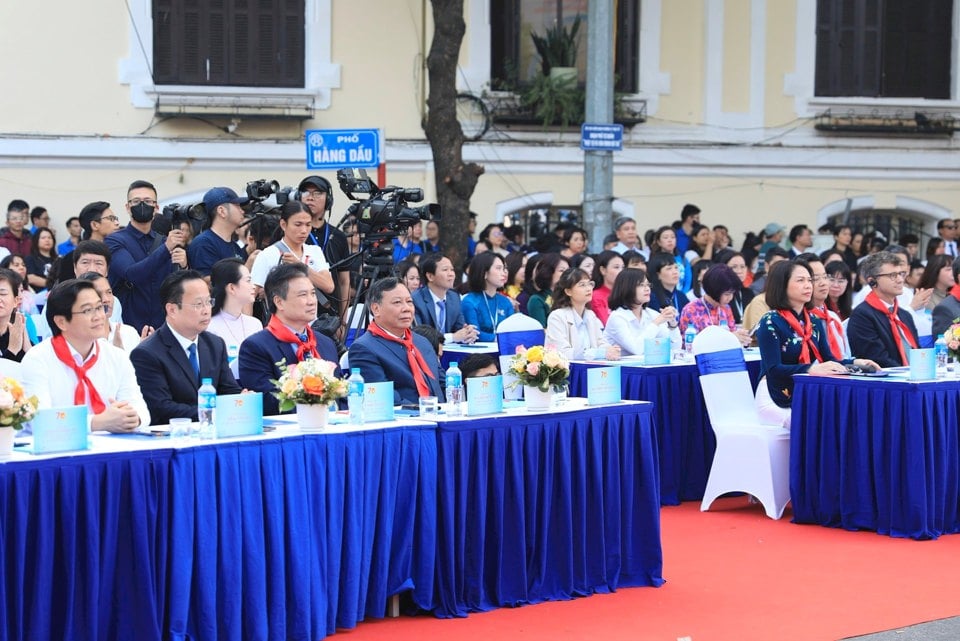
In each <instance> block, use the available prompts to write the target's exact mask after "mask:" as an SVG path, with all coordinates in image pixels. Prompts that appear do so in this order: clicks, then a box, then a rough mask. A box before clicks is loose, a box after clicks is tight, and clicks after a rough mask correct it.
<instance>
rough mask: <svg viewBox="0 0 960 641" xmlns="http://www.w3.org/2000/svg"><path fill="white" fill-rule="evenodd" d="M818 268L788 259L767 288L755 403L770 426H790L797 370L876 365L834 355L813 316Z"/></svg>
mask: <svg viewBox="0 0 960 641" xmlns="http://www.w3.org/2000/svg"><path fill="white" fill-rule="evenodd" d="M813 287H814V285H813V271H812V270H811V269H810V267H809V265H806V264H803V263H799V262H795V261H789V260H784V261H780V262H779V263H777V264H775V265H774V266H773V267H771V268H770V272H769V274H768V276H767V287H766V291H765V292H764V296H765V297H766V301H767V305H769V307H770V311H769V312H767V313H766V314H764V315H763V318H761V319H760V327H759V329H758V330H757V342H758V344H759V345H760V357H761V363H760V383H759V385H758V386H757V396H756V405H757V412H758V413H759V415H760V418H761V420H762V421H763V422H764V423H766V424H768V425H780V426H783V427H790V403H791V402H792V401H793V375H794V374H814V375H831V374H845V373H846V371H847V370H846V367H845V365H848V364H853V365H857V366H859V367H874V368H876V367H877V364H876V363H874V362H873V361H871V360H869V359H855V360H851V359H846V360H843V361H838V360H836V359H834V358H833V354H831V351H830V344H829V341H828V338H827V331H826V328H825V327H824V325H823V321H821V320H820V319H818V318H814V317H812V316H811V315H810V312H809V311H808V309H807V305H808V304H809V303H810V300H811V298H812V297H813Z"/></svg>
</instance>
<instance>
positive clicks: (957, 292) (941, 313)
mask: <svg viewBox="0 0 960 641" xmlns="http://www.w3.org/2000/svg"><path fill="white" fill-rule="evenodd" d="M953 282H954V283H955V285H954V286H953V287H951V288H950V294H949V295H948V296H947V297H946V298H944V299H943V301H941V302H940V304H939V305H937V306H936V307H934V308H933V338H934V339H936V338H937V336H939V335H940V334H945V333H946V331H947V330H948V329H950V326H951V325H953V321H955V320H956V319H958V318H960V258H957V259H956V260H954V261H953Z"/></svg>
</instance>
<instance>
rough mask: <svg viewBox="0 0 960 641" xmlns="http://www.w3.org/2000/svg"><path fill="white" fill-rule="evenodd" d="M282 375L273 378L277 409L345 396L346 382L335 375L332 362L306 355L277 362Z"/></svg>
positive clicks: (329, 400)
mask: <svg viewBox="0 0 960 641" xmlns="http://www.w3.org/2000/svg"><path fill="white" fill-rule="evenodd" d="M277 366H278V367H280V370H281V371H282V372H283V374H282V375H281V376H280V380H276V381H273V384H274V385H275V386H276V388H277V391H276V392H274V394H273V395H274V396H276V397H277V400H278V401H280V411H282V412H286V411H289V410H292V409H293V408H294V407H296V406H297V405H329V404H330V403H332V402H333V401H335V400H337V399H338V398H343V397H344V396H346V395H347V382H346V381H344V380H341V379H339V378H337V377H336V376H335V375H334V372H335V371H336V369H337V365H336V364H335V363H331V362H330V361H325V360H322V359H319V358H308V359H307V360H305V361H302V362H300V363H294V364H293V365H287V363H286V360H283V361H280V362H279V363H277Z"/></svg>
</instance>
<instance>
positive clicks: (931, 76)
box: [883, 0, 953, 98]
mask: <svg viewBox="0 0 960 641" xmlns="http://www.w3.org/2000/svg"><path fill="white" fill-rule="evenodd" d="M952 5H953V3H952V0H926V1H924V2H917V0H887V7H886V24H887V25H888V27H887V30H886V38H887V39H886V46H885V47H884V61H883V84H884V95H887V96H900V97H917V98H919V97H922V98H949V97H950V57H951V51H950V44H951V42H950V41H951V37H952V32H951V24H952V22H953V15H952V14H953V6H952Z"/></svg>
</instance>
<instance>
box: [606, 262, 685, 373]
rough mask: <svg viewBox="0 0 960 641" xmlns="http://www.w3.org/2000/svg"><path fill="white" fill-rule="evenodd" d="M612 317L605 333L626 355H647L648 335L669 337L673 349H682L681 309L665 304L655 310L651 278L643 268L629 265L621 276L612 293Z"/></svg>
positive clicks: (618, 277)
mask: <svg viewBox="0 0 960 641" xmlns="http://www.w3.org/2000/svg"><path fill="white" fill-rule="evenodd" d="M609 302H610V307H611V308H612V311H611V312H610V318H608V319H607V326H606V328H604V330H603V333H604V336H606V337H607V341H608V342H609V343H610V344H611V345H619V346H620V352H621V353H622V354H624V355H633V356H643V344H644V343H643V342H644V340H646V339H648V338H669V339H670V352H671V353H673V352H676V351H679V350H680V347H681V344H682V340H683V339H682V338H681V337H680V325H679V323H678V322H677V310H676V309H674V308H673V307H665V308H663V309H661V310H659V311H654V310H652V309H650V308H649V307H647V303H649V302H650V281H649V280H647V273H646V272H645V271H644V270H642V269H633V268H629V269H625V270H623V271H622V272H620V275H619V276H617V280H616V282H614V284H613V291H612V292H611V293H610V299H609Z"/></svg>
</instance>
